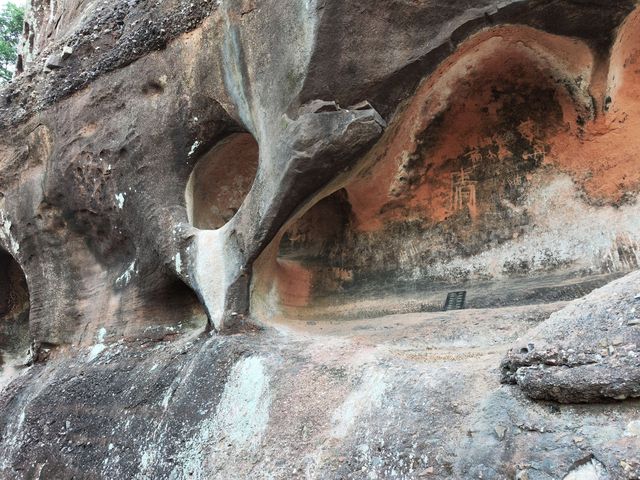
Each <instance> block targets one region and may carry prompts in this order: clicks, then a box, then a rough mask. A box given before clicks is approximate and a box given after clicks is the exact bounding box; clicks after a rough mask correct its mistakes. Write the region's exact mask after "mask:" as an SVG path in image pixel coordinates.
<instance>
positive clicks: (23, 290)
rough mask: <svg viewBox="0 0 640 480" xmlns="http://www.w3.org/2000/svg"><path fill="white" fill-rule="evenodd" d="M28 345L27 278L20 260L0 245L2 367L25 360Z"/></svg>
mask: <svg viewBox="0 0 640 480" xmlns="http://www.w3.org/2000/svg"><path fill="white" fill-rule="evenodd" d="M29 346H30V340H29V289H28V287H27V280H26V278H25V275H24V272H23V271H22V268H20V265H19V264H18V262H16V261H15V259H14V258H13V257H12V256H11V255H10V254H9V253H8V252H6V251H5V250H3V249H1V248H0V367H1V366H2V365H4V364H22V363H23V362H24V360H25V357H26V355H27V352H28V349H29Z"/></svg>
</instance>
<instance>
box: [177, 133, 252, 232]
mask: <svg viewBox="0 0 640 480" xmlns="http://www.w3.org/2000/svg"><path fill="white" fill-rule="evenodd" d="M257 170H258V143H257V142H256V141H255V139H254V138H253V137H252V136H251V135H250V134H248V133H238V134H233V135H230V136H229V137H227V138H225V139H224V140H222V141H221V142H219V143H218V144H216V145H215V146H214V147H213V148H212V149H211V150H209V152H207V153H206V154H205V155H204V156H203V157H202V158H201V159H200V160H199V161H198V163H197V164H196V166H195V168H194V169H193V172H192V173H191V176H190V177H189V182H188V183H187V189H186V193H185V198H186V202H187V212H188V215H189V221H190V222H191V223H192V224H193V226H194V227H196V228H200V229H203V230H213V229H217V228H220V227H222V226H223V225H224V224H225V223H227V222H228V221H229V220H231V218H233V216H234V215H235V213H236V212H237V211H238V209H239V208H240V205H242V202H243V201H244V199H245V197H246V196H247V194H248V193H249V190H251V186H252V185H253V180H254V178H255V176H256V172H257Z"/></svg>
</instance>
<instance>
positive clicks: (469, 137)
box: [252, 26, 640, 319]
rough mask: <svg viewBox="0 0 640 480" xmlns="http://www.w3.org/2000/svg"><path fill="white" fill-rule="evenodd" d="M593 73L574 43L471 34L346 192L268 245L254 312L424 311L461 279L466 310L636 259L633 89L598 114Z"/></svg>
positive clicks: (535, 34)
mask: <svg viewBox="0 0 640 480" xmlns="http://www.w3.org/2000/svg"><path fill="white" fill-rule="evenodd" d="M618 50H620V51H621V52H624V53H622V55H623V56H624V57H625V58H626V57H632V56H633V55H634V53H633V52H636V53H637V51H638V49H630V48H627V50H632V52H631V53H630V52H628V51H627V50H625V49H624V48H622V47H618ZM622 63H624V62H622ZM599 68H601V66H598V65H596V60H594V55H593V54H592V53H591V50H590V49H589V47H588V46H587V45H585V44H582V43H581V42H579V41H577V40H573V39H567V38H562V37H557V36H553V35H550V34H547V33H543V32H539V31H536V30H533V29H530V28H526V27H514V26H509V27H496V28H493V29H490V30H488V31H485V32H482V33H481V34H478V35H477V36H475V37H472V39H470V40H469V41H468V42H467V43H466V44H463V46H461V48H460V49H459V51H457V52H456V53H455V54H454V55H452V57H451V58H449V59H448V60H446V61H445V62H444V63H443V64H442V65H441V66H440V68H439V69H438V70H437V71H436V72H434V74H433V75H431V76H430V77H429V78H427V79H425V81H424V82H423V84H422V85H421V86H420V87H419V88H418V90H417V92H416V93H415V95H414V97H413V98H412V99H411V100H410V101H409V102H408V103H407V104H406V105H405V106H404V107H403V109H402V111H400V112H399V113H398V114H397V115H396V117H395V118H394V120H393V121H392V122H391V123H390V125H389V127H388V129H387V131H386V132H385V134H384V136H383V137H382V139H381V140H380V141H379V142H378V144H377V145H376V146H375V147H374V148H373V149H372V151H370V152H369V153H368V154H367V156H366V157H365V158H364V159H363V160H362V162H361V164H360V167H359V169H356V172H355V173H354V175H353V176H352V177H351V179H350V180H348V181H347V182H345V183H344V184H343V188H342V189H341V190H339V191H337V192H335V193H333V194H331V195H329V196H328V197H326V198H325V199H324V200H322V201H320V202H318V203H317V204H316V205H315V206H313V207H312V208H311V209H309V210H308V211H307V212H306V213H305V214H304V215H302V216H301V217H300V218H298V219H297V220H295V222H294V223H292V224H290V225H288V227H287V229H286V231H285V232H284V233H283V234H282V237H281V241H280V244H279V246H278V245H275V244H274V245H275V247H274V248H271V249H269V250H268V251H267V252H266V255H271V257H272V260H273V261H272V266H271V267H269V268H271V270H270V269H269V268H267V267H264V265H266V263H267V262H259V264H258V268H256V269H255V270H254V274H255V278H256V279H255V281H254V297H253V300H252V301H253V302H254V306H255V307H256V309H257V311H259V309H260V308H264V309H265V310H264V315H265V316H269V315H271V316H278V315H282V316H284V317H287V318H299V319H304V318H307V319H308V318H312V319H321V318H326V319H335V318H351V317H362V316H379V315H383V314H387V313H400V312H408V311H436V310H441V309H442V305H443V303H442V300H443V298H444V297H446V295H447V293H448V292H451V291H461V290H465V291H466V292H467V295H466V307H467V308H484V307H494V306H505V305H522V304H528V303H544V302H554V301H559V300H569V299H573V298H577V297H580V296H583V295H585V294H587V293H588V292H589V291H591V290H592V289H594V288H596V287H599V286H601V285H603V284H604V283H607V282H608V281H610V280H612V279H613V278H615V277H617V276H620V275H622V274H624V273H626V272H628V271H630V270H632V269H635V268H637V267H638V260H639V259H640V255H639V252H640V250H639V243H638V240H637V239H638V238H640V221H638V218H640V216H639V214H640V207H639V205H638V203H637V202H636V200H635V199H636V196H637V193H638V191H639V190H640V168H638V167H639V166H640V165H639V164H638V160H637V158H638V157H637V155H634V156H632V155H631V152H632V150H634V149H638V148H639V147H640V140H639V139H640V136H638V135H637V133H638V131H639V130H640V124H639V125H638V127H639V128H633V127H624V126H623V125H622V124H621V123H620V121H621V119H623V118H624V119H626V118H628V117H629V116H630V115H631V113H630V112H632V113H637V114H639V115H638V117H637V118H640V103H639V101H638V98H639V97H637V96H636V97H634V98H632V95H629V96H628V97H627V98H626V100H625V104H624V111H625V112H624V113H625V115H626V116H625V115H622V114H621V113H620V112H619V111H618V113H616V108H619V109H621V108H622V107H620V106H618V105H617V104H616V95H612V98H613V101H612V102H610V103H611V112H612V113H611V114H610V113H607V114H606V115H611V116H609V117H607V118H602V117H603V115H605V114H604V113H601V112H596V110H595V108H594V102H593V98H594V97H598V98H601V100H602V102H601V103H600V105H602V106H604V103H605V102H604V101H605V98H606V94H605V90H606V88H603V86H602V85H601V84H602V83H603V81H602V77H604V76H606V75H601V74H600V75H598V74H596V73H593V78H592V77H590V76H589V75H590V74H589V72H597V71H599V70H598V69H599ZM638 72H640V71H637V70H636V73H635V74H636V75H637V74H638ZM627 74H628V72H627ZM638 81H640V79H636V81H635V82H634V83H633V85H637V84H638ZM629 85H631V84H629ZM620 88H622V89H623V88H624V85H623V86H621V87H620ZM629 88H631V87H629ZM617 96H618V97H620V96H621V94H620V93H619V92H618V93H617ZM602 112H604V108H602ZM616 121H617V122H618V123H616V124H614V123H612V122H616ZM626 121H627V122H629V120H626ZM625 128H626V129H625ZM277 241H278V240H276V242H277ZM274 252H275V253H274ZM265 258H266V256H265ZM261 277H262V278H261ZM267 277H269V278H270V279H273V281H265V278H267ZM260 313H263V312H260Z"/></svg>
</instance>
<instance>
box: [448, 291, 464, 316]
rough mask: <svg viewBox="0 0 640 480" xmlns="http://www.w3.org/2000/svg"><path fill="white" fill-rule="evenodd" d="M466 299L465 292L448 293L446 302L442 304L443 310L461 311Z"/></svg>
mask: <svg viewBox="0 0 640 480" xmlns="http://www.w3.org/2000/svg"><path fill="white" fill-rule="evenodd" d="M466 298H467V292H466V291H464V290H463V291H460V292H450V293H449V294H447V300H446V302H444V310H445V311H446V310H462V309H463V308H464V301H465V300H466Z"/></svg>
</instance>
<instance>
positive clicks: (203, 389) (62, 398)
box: [0, 277, 640, 480]
mask: <svg viewBox="0 0 640 480" xmlns="http://www.w3.org/2000/svg"><path fill="white" fill-rule="evenodd" d="M634 279H635V277H633V278H632V280H634ZM627 280H629V277H627ZM618 283H620V282H618ZM621 285H622V286H620V285H616V284H615V283H614V284H613V285H612V286H611V285H610V286H608V287H605V288H604V289H601V290H600V291H596V292H595V293H594V294H592V296H591V298H593V299H596V300H601V299H602V297H603V296H608V297H610V298H612V297H611V295H612V291H614V290H616V289H618V290H619V291H620V293H619V294H620V295H622V294H623V291H625V290H628V285H632V286H633V287H638V284H637V282H635V280H634V282H629V281H627V282H626V283H625V282H622V283H621ZM624 285H627V287H624ZM588 298H589V297H588ZM585 302H586V303H588V300H580V301H577V302H574V303H571V304H569V305H568V306H565V303H551V304H543V305H535V306H518V307H508V308H498V309H485V310H463V311H453V312H439V313H419V314H404V315H395V316H388V317H384V318H379V319H366V320H353V321H342V322H331V321H318V322H312V321H311V322H299V321H297V322H283V323H279V324H277V325H275V326H273V327H269V328H266V329H264V330H260V331H258V330H256V331H250V332H244V333H239V334H235V335H230V336H218V335H210V334H207V333H205V332H203V333H200V334H198V333H197V332H194V333H193V334H192V335H191V336H188V335H183V336H182V337H179V338H170V337H167V338H166V339H165V340H160V341H155V342H145V341H141V340H136V339H135V338H122V337H121V338H118V336H117V335H115V334H113V335H112V334H111V332H103V336H102V338H100V339H96V343H95V345H93V346H92V347H84V348H74V347H70V348H69V349H68V350H67V351H64V352H63V351H54V352H52V353H51V358H50V360H49V361H48V363H46V364H37V365H34V366H32V367H30V368H28V369H25V370H23V371H21V372H19V373H18V377H17V378H15V380H14V382H13V383H12V384H11V385H8V386H5V387H4V390H3V392H2V400H1V405H0V408H2V410H3V411H4V412H5V414H4V415H3V417H2V420H1V424H0V428H1V430H0V431H1V432H2V443H1V444H0V458H2V462H1V463H0V469H1V470H0V471H1V472H2V476H3V478H17V477H18V478H77V479H80V478H140V479H142V478H174V479H183V478H184V479H190V478H283V479H284V478H335V479H338V478H345V479H346V478H358V479H369V478H371V479H373V478H380V479H382V478H398V479H405V478H406V479H408V478H434V479H436V478H461V479H462V478H484V479H487V478H491V479H502V478H505V479H506V478H509V479H513V478H518V479H530V480H536V479H559V478H566V479H618V478H638V474H639V468H640V463H639V462H640V458H639V457H638V452H639V451H640V400H631V399H628V400H625V401H624V402H619V401H612V400H610V399H603V400H606V401H605V402H604V403H599V404H588V405H577V404H573V405H564V404H561V403H556V402H547V401H534V400H531V399H529V398H527V396H526V395H525V393H527V394H530V389H527V388H526V384H525V385H524V386H523V388H524V390H525V393H523V392H522V391H521V389H520V388H518V387H517V386H512V385H507V384H502V383H501V368H500V362H501V359H502V358H503V357H504V355H505V352H507V350H508V349H509V346H510V345H512V344H514V342H515V345H519V343H518V342H520V343H522V342H523V341H524V342H526V341H529V339H530V338H535V342H539V340H538V339H537V337H535V336H533V334H532V333H531V332H529V331H530V330H531V329H532V328H534V330H533V332H544V331H545V326H547V325H548V322H549V321H546V322H545V320H546V319H547V318H548V317H549V316H550V315H551V320H550V321H551V322H553V321H554V319H558V318H563V315H567V314H571V313H572V312H575V311H576V309H580V308H581V306H582V305H584V304H585ZM603 308H604V307H603ZM625 308H626V304H625ZM604 311H606V308H605V309H604V310H603V311H601V312H599V313H600V314H602V313H603V312H604ZM554 312H557V313H554ZM552 314H553V315H552ZM592 318H594V319H595V318H596V315H592ZM597 318H598V319H599V321H602V319H603V318H605V317H602V316H601V315H598V316H597ZM606 318H608V317H606ZM527 332H529V333H527ZM537 348H541V347H536V349H537ZM621 350H624V349H621ZM627 350H628V349H627ZM627 350H625V351H627ZM511 358H512V357H511V356H508V357H507V359H511ZM565 400H567V399H566V398H565Z"/></svg>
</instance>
